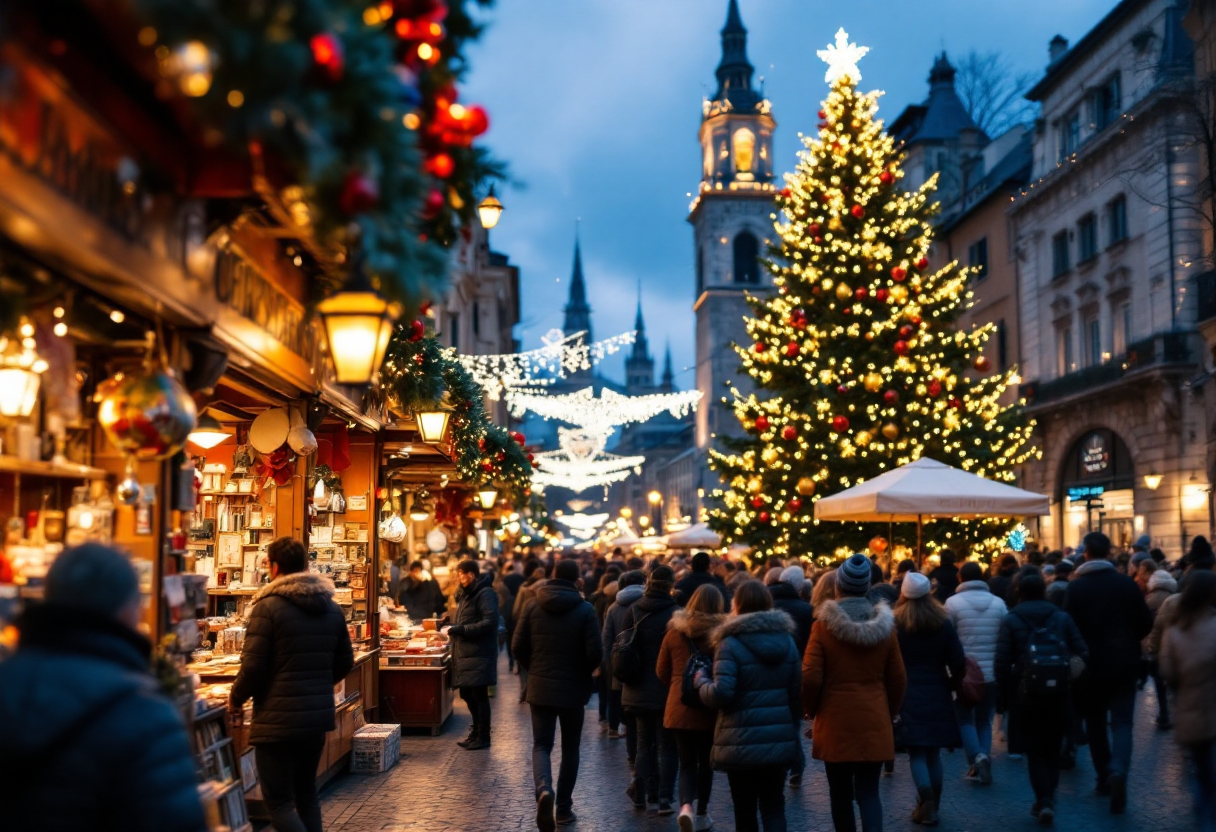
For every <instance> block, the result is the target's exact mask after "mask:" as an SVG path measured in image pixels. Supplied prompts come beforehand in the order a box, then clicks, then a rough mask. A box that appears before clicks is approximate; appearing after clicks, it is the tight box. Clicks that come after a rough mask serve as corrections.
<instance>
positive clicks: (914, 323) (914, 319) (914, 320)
mask: <svg viewBox="0 0 1216 832" xmlns="http://www.w3.org/2000/svg"><path fill="white" fill-rule="evenodd" d="M908 320H909V321H911V322H912V326H920V325H921V323H923V321H924V319H923V318H921V316H920V315H913V316H912V317H910V318H908Z"/></svg>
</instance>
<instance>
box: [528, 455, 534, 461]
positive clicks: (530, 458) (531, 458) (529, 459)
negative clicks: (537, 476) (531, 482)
mask: <svg viewBox="0 0 1216 832" xmlns="http://www.w3.org/2000/svg"><path fill="white" fill-rule="evenodd" d="M535 460H536V457H534V456H532V454H528V462H533V461H535Z"/></svg>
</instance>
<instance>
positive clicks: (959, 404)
mask: <svg viewBox="0 0 1216 832" xmlns="http://www.w3.org/2000/svg"><path fill="white" fill-rule="evenodd" d="M948 404H949V405H950V406H951V407H953V408H954V409H955V410H958V409H959V408H960V407H962V406H963V403H962V402H961V401H959V400H958V399H956V398H954V397H953V396H951V397H950V401H949V402H948Z"/></svg>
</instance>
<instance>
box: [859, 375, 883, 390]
mask: <svg viewBox="0 0 1216 832" xmlns="http://www.w3.org/2000/svg"><path fill="white" fill-rule="evenodd" d="M862 384H864V385H865V388H866V390H868V391H869V392H871V393H877V392H878V391H879V389H881V388H882V374H881V373H866V377H865V379H864V380H863V381H862Z"/></svg>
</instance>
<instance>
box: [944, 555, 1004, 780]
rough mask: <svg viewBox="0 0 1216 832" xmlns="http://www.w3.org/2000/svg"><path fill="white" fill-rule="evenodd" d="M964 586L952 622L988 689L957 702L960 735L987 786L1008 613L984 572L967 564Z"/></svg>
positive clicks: (952, 606)
mask: <svg viewBox="0 0 1216 832" xmlns="http://www.w3.org/2000/svg"><path fill="white" fill-rule="evenodd" d="M959 577H960V578H961V579H962V583H960V584H959V585H958V588H957V589H955V590H954V594H953V595H951V596H950V598H949V599H947V601H946V612H947V613H948V614H949V616H950V623H951V624H953V625H954V629H955V631H956V632H957V633H958V639H959V641H960V642H962V645H963V654H964V655H965V656H966V657H967V660H968V663H972V662H974V663H975V664H976V665H977V666H978V667H979V670H980V672H981V673H982V674H983V680H984V688H983V695H982V696H981V698H980V700H979V701H978V702H975V703H964V702H963V701H962V699H961V698H960V699H959V700H958V701H957V702H956V711H957V713H958V727H959V734H960V735H961V736H962V740H963V750H964V751H965V752H966V753H967V762H968V764H970V765H971V767H972V769H973V771H974V774H975V778H976V779H977V780H978V781H979V782H980V783H982V784H983V785H988V784H990V783H991V782H992V760H991V755H992V714H993V709H994V708H995V707H996V676H995V675H994V673H993V670H992V661H993V659H994V658H995V657H996V641H997V637H998V636H999V635H1000V633H1001V622H1002V621H1004V620H1005V614H1006V613H1007V612H1008V610H1006V608H1005V602H1004V600H1002V599H1001V598H998V597H997V596H995V595H993V594H992V592H991V591H989V589H988V584H987V583H986V582H985V581H984V569H983V567H981V566H980V565H979V564H978V563H975V562H974V561H967V562H966V563H964V564H963V566H962V568H961V569H959Z"/></svg>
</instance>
